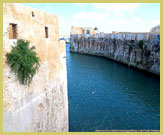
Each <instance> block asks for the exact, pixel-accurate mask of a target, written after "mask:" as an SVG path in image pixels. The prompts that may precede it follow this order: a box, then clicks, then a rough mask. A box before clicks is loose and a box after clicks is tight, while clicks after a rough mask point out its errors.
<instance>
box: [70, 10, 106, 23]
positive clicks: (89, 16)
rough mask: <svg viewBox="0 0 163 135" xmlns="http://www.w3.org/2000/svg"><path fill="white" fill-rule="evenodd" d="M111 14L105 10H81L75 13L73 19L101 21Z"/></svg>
mask: <svg viewBox="0 0 163 135" xmlns="http://www.w3.org/2000/svg"><path fill="white" fill-rule="evenodd" d="M108 16H109V14H108V13H106V12H104V13H96V12H84V11H82V12H79V13H77V14H75V15H74V16H73V19H74V20H75V21H77V20H78V21H80V20H82V21H85V20H87V21H98V22H101V21H104V20H105V19H107V17H108Z"/></svg>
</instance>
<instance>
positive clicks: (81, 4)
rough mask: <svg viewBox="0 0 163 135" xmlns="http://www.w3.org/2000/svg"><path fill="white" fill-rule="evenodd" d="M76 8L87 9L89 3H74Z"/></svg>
mask: <svg viewBox="0 0 163 135" xmlns="http://www.w3.org/2000/svg"><path fill="white" fill-rule="evenodd" d="M74 5H75V6H81V7H87V6H88V5H89V3H74Z"/></svg>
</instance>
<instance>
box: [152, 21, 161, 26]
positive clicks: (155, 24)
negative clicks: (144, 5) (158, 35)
mask: <svg viewBox="0 0 163 135" xmlns="http://www.w3.org/2000/svg"><path fill="white" fill-rule="evenodd" d="M151 23H152V25H153V26H152V27H154V26H157V25H159V24H160V21H159V20H152V22H151Z"/></svg>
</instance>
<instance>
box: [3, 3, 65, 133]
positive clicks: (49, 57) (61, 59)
mask: <svg viewBox="0 0 163 135" xmlns="http://www.w3.org/2000/svg"><path fill="white" fill-rule="evenodd" d="M32 12H33V13H34V17H33V16H32ZM10 23H12V24H17V36H18V38H22V39H25V40H29V41H30V45H34V46H35V47H36V50H35V51H36V52H37V54H38V56H39V58H40V59H41V66H40V68H39V71H38V72H37V73H36V75H35V76H34V78H33V81H32V83H31V85H30V86H29V87H28V86H25V85H22V84H20V82H19V81H18V79H17V76H16V75H15V74H14V73H13V72H11V70H10V68H9V66H8V65H7V64H6V56H5V55H6V53H7V52H10V51H11V46H13V45H14V42H16V41H17V39H9V24H10ZM45 27H48V38H45ZM58 38H59V28H58V19H57V16H56V15H54V14H49V13H46V12H43V11H39V10H36V9H31V8H28V7H24V6H22V5H19V4H4V5H3V112H4V113H3V129H4V131H9V132H10V131H12V132H38V131H40V132H53V131H57V132H65V131H68V99H67V71H66V59H65V55H66V52H65V43H64V42H59V41H58Z"/></svg>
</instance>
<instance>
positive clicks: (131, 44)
mask: <svg viewBox="0 0 163 135" xmlns="http://www.w3.org/2000/svg"><path fill="white" fill-rule="evenodd" d="M134 42H135V41H134V40H131V41H130V45H129V49H133V46H134Z"/></svg>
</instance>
